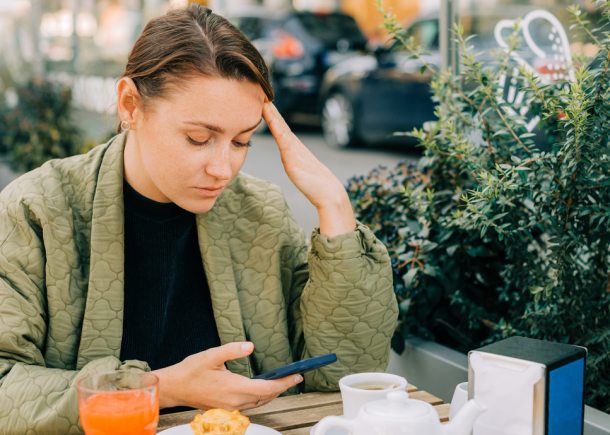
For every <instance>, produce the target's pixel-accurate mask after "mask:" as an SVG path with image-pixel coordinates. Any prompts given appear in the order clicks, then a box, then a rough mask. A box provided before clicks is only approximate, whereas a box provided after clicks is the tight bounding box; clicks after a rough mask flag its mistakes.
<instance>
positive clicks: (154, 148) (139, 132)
mask: <svg viewBox="0 0 610 435" xmlns="http://www.w3.org/2000/svg"><path fill="white" fill-rule="evenodd" d="M120 91H121V89H120V86H119V93H120ZM264 102H265V94H264V92H263V90H262V88H261V87H260V86H259V85H256V84H253V83H250V82H246V81H242V82H240V81H237V80H230V79H223V78H216V77H207V76H201V77H196V78H192V79H190V80H189V81H188V82H187V83H185V84H184V86H182V87H181V88H180V90H178V91H175V92H174V93H172V95H171V98H169V99H155V100H153V101H151V102H150V105H149V107H147V110H146V112H145V113H143V112H142V111H141V110H138V109H137V108H136V109H135V110H134V111H133V120H134V123H132V125H135V128H132V130H133V131H130V132H129V133H128V140H127V146H126V149H125V176H126V178H127V181H128V182H129V183H130V184H131V185H132V187H134V188H135V189H136V190H138V191H139V192H140V193H141V194H143V195H145V196H147V197H149V198H151V199H153V200H156V201H160V202H174V203H175V204H177V205H178V206H180V207H182V208H184V209H185V210H188V211H190V212H192V213H205V212H207V211H209V210H210V209H211V208H212V206H213V205H214V202H215V201H216V198H217V197H218V195H220V194H221V193H222V191H223V189H224V188H225V187H226V186H227V184H229V182H230V181H231V179H232V178H233V177H234V176H235V175H236V174H237V173H238V172H239V170H240V169H241V167H242V166H243V164H244V161H245V159H246V154H247V153H248V142H249V141H250V136H252V133H253V132H254V130H256V127H258V125H259V123H260V122H261V115H262V109H263V104H264Z"/></svg>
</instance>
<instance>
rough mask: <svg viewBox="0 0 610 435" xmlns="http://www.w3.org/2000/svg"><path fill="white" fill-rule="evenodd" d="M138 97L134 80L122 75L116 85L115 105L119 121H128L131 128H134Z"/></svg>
mask: <svg viewBox="0 0 610 435" xmlns="http://www.w3.org/2000/svg"><path fill="white" fill-rule="evenodd" d="M139 97H140V95H139V94H138V88H136V84H135V83H134V81H133V80H132V79H131V78H129V77H123V78H122V79H121V80H120V81H119V86H118V87H117V107H118V112H119V117H120V118H121V122H122V121H127V122H129V124H130V126H131V127H130V129H131V130H136V128H135V127H136V118H138V116H137V114H136V111H137V110H138V106H137V102H138V100H139Z"/></svg>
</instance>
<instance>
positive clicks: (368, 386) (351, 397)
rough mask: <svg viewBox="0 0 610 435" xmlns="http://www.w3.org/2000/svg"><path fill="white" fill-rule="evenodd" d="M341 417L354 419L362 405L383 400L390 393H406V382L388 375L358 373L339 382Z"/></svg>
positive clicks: (403, 379)
mask: <svg viewBox="0 0 610 435" xmlns="http://www.w3.org/2000/svg"><path fill="white" fill-rule="evenodd" d="M339 388H340V389H341V398H342V400H343V416H344V417H345V418H355V417H356V415H357V414H358V411H359V410H360V408H361V407H362V405H364V404H366V403H369V402H372V401H374V400H383V399H385V398H386V395H387V394H388V393H389V392H390V391H407V380H406V379H405V378H403V377H400V376H396V375H391V374H389V373H358V374H355V375H349V376H345V377H344V378H341V380H340V381H339Z"/></svg>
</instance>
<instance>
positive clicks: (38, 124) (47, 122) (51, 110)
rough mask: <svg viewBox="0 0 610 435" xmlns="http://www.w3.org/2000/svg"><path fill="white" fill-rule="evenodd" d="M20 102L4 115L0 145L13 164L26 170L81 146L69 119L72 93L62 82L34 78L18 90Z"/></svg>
mask: <svg viewBox="0 0 610 435" xmlns="http://www.w3.org/2000/svg"><path fill="white" fill-rule="evenodd" d="M17 94H18V96H19V103H18V104H17V106H16V107H15V108H13V109H10V110H8V111H7V112H6V114H5V115H4V117H5V119H6V125H5V127H4V128H5V132H4V134H3V135H2V145H3V149H4V150H5V152H7V154H8V157H9V159H10V161H11V163H12V164H13V166H14V167H15V169H19V170H21V171H29V170H32V169H34V168H37V167H39V166H40V165H42V164H43V163H44V162H46V161H47V160H51V159H56V158H62V157H68V156H71V155H74V154H77V153H78V152H79V149H80V148H81V147H82V146H83V145H82V144H83V140H82V138H81V135H80V132H79V131H78V130H77V129H76V127H74V125H73V123H72V120H71V110H72V105H71V104H72V94H71V91H70V89H68V88H66V87H62V86H61V85H57V84H53V83H51V82H48V81H45V80H42V79H37V80H31V81H29V82H28V83H27V84H26V85H24V86H22V87H20V88H19V89H17Z"/></svg>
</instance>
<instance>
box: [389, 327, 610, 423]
mask: <svg viewBox="0 0 610 435" xmlns="http://www.w3.org/2000/svg"><path fill="white" fill-rule="evenodd" d="M387 372H388V373H393V374H395V375H399V376H404V377H405V378H407V380H408V381H409V382H410V383H412V384H413V385H416V386H417V387H419V388H421V389H422V390H426V391H428V392H429V393H432V394H434V395H435V396H438V397H440V398H441V399H443V401H445V403H450V402H451V398H452V397H453V391H454V389H455V386H456V385H457V384H459V383H461V382H466V381H468V357H467V356H466V355H465V354H463V353H461V352H457V351H455V350H453V349H450V348H448V347H446V346H443V345H441V344H438V343H435V342H433V341H426V340H422V339H421V338H409V339H407V340H406V347H405V351H404V352H403V354H402V355H398V354H397V353H395V352H393V351H392V355H391V356H390V364H389V365H388V369H387ZM584 435H610V415H609V414H606V413H604V412H601V411H598V410H597V409H595V408H591V407H590V406H585V431H584Z"/></svg>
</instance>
